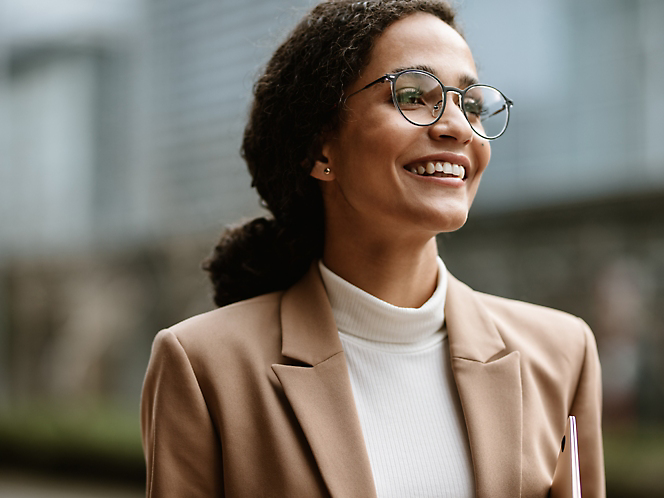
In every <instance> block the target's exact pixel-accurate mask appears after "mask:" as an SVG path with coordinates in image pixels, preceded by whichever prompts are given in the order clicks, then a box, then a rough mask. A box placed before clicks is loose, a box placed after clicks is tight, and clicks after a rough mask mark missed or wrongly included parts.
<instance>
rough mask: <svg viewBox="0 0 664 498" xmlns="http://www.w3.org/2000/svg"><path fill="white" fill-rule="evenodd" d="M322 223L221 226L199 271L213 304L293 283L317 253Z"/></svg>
mask: <svg viewBox="0 0 664 498" xmlns="http://www.w3.org/2000/svg"><path fill="white" fill-rule="evenodd" d="M322 245H323V234H322V223H321V224H320V225H319V227H318V228H315V227H312V229H311V230H306V229H305V228H304V227H300V229H294V227H293V226H290V227H283V226H280V224H279V223H278V222H277V221H276V220H275V219H274V218H256V219H253V220H251V221H249V222H248V223H245V224H244V225H240V226H236V227H230V228H227V229H226V230H225V231H224V233H223V234H222V235H221V238H220V240H219V242H218V243H217V245H216V246H215V248H214V249H213V252H212V254H211V256H210V257H209V258H208V259H206V260H205V261H204V262H203V269H204V270H205V271H206V272H208V274H209V277H210V280H211V281H212V287H213V293H214V296H213V298H214V302H215V304H216V305H217V306H226V305H227V304H231V303H234V302H236V301H241V300H243V299H249V298H251V297H255V296H258V295H261V294H266V293H268V292H273V291H277V290H284V289H287V288H288V287H290V286H291V285H293V284H294V283H295V282H297V281H298V280H299V279H300V278H301V277H302V275H304V273H305V272H306V271H307V269H308V268H309V266H310V265H311V263H312V261H313V260H314V259H316V258H319V257H320V256H321V254H322Z"/></svg>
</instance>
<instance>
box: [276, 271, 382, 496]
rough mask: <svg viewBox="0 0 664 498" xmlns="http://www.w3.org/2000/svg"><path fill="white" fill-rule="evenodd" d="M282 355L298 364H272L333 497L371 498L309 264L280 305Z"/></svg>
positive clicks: (335, 339) (356, 426)
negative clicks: (299, 364)
mask: <svg viewBox="0 0 664 498" xmlns="http://www.w3.org/2000/svg"><path fill="white" fill-rule="evenodd" d="M281 324H282V354H283V355H284V356H286V357H289V358H293V359H295V360H297V361H299V362H301V363H303V364H304V366H293V365H281V364H274V365H272V370H273V371H274V373H275V374H276V376H277V378H278V379H279V382H280V383H281V385H282V387H283V389H284V393H285V395H286V398H287V399H288V402H289V403H290V404H291V407H292V408H293V411H294V413H295V416H296V417H297V420H298V422H299V423H300V426H301V427H302V430H303V431H304V434H305V436H306V438H307V441H308V443H309V445H310V446H311V450H312V452H313V455H314V458H315V460H316V463H317V464H318V467H319V469H320V472H321V475H322V476H323V480H324V481H325V484H326V485H327V487H328V490H329V492H330V494H331V495H332V496H333V497H355V496H363V497H375V496H376V488H375V485H374V481H373V475H372V472H371V466H370V464H369V456H368V454H367V450H366V446H365V443H364V436H363V435H362V428H361V427H360V420H359V417H358V414H357V409H356V407H355V400H354V398H353V392H352V388H351V385H350V378H349V376H348V367H347V365H346V359H345V357H344V353H343V348H342V346H341V341H340V340H339V335H338V333H337V327H336V324H335V321H334V316H333V314H332V310H331V308H330V304H329V301H328V299H327V294H326V293H325V289H324V287H323V283H322V280H321V277H320V274H319V272H318V267H317V266H316V265H315V264H314V265H312V267H311V268H310V270H309V272H308V273H307V274H306V275H305V276H304V277H303V279H302V280H300V281H299V282H298V283H297V284H295V285H294V286H293V287H291V288H290V289H288V290H287V291H286V292H285V293H284V296H283V298H282V303H281Z"/></svg>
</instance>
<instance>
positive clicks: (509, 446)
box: [445, 275, 523, 498]
mask: <svg viewBox="0 0 664 498" xmlns="http://www.w3.org/2000/svg"><path fill="white" fill-rule="evenodd" d="M449 277H450V278H449V284H448V293H447V298H446V303H445V321H446V324H447V333H448V337H449V343H450V355H451V357H452V370H453V372H454V378H455V380H456V384H457V388H458V391H459V397H460V399H461V405H462V407H463V413H464V417H465V421H466V427H467V430H468V439H469V443H470V450H471V454H472V458H473V467H474V469H475V485H476V492H477V497H478V498H485V497H493V496H515V497H516V496H520V494H521V438H522V427H523V424H522V422H523V420H522V395H521V368H520V362H519V352H518V351H513V352H511V353H509V354H505V352H506V351H505V350H506V347H505V343H504V342H503V340H502V338H501V336H500V334H499V333H498V330H497V329H496V326H495V324H494V322H493V320H492V319H491V318H490V317H489V315H488V313H487V311H486V309H485V308H484V306H483V305H482V303H481V302H479V300H478V299H477V297H476V295H475V293H474V291H472V290H471V289H470V288H469V287H467V286H466V285H464V284H463V283H461V282H459V281H458V280H456V279H455V278H454V277H453V276H451V275H450V276H449Z"/></svg>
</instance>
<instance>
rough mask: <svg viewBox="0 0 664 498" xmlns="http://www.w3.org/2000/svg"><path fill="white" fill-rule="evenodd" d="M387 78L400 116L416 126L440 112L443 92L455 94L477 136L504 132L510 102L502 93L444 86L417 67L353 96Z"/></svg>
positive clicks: (480, 87) (477, 87) (481, 87)
mask: <svg viewBox="0 0 664 498" xmlns="http://www.w3.org/2000/svg"><path fill="white" fill-rule="evenodd" d="M385 81H389V82H390V85H391V87H392V101H393V102H394V106H395V107H396V108H397V109H399V112H400V113H401V115H402V116H403V117H404V118H406V120H408V121H409V122H410V123H412V124H414V125H416V126H430V125H432V124H434V123H435V122H437V121H438V120H439V119H440V117H441V116H442V115H443V111H444V110H445V104H446V103H447V92H454V93H456V94H457V95H459V103H460V105H459V107H460V108H461V110H462V111H463V114H464V116H466V119H467V120H468V123H469V124H470V127H471V128H472V129H473V131H474V132H475V133H477V134H478V135H479V136H480V137H482V138H486V139H487V140H494V139H496V138H498V137H499V136H501V135H502V134H503V133H505V130H506V129H507V123H508V122H509V119H510V108H511V107H512V106H513V105H514V102H512V101H511V100H510V99H508V98H507V97H506V96H505V95H503V93H502V92H501V91H500V90H498V89H497V88H494V87H492V86H489V85H483V84H479V83H478V84H475V85H470V86H469V87H467V88H465V89H464V90H461V89H459V88H455V87H453V86H445V85H443V84H442V83H441V81H440V80H439V79H438V78H436V76H434V75H433V74H431V73H428V72H426V71H422V70H420V69H406V70H404V71H399V72H398V73H394V74H386V75H384V76H381V77H380V78H378V79H377V80H375V81H372V82H371V83H369V84H368V85H366V86H365V87H364V88H361V89H359V90H358V91H356V92H353V93H351V94H350V95H349V96H348V97H346V98H345V99H344V101H343V102H344V104H345V103H346V101H347V100H348V99H349V98H351V97H352V96H353V95H356V94H358V93H360V92H361V91H363V90H366V89H367V88H369V87H371V86H373V85H375V84H377V83H384V82H385Z"/></svg>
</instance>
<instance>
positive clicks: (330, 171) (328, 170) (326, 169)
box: [323, 168, 332, 175]
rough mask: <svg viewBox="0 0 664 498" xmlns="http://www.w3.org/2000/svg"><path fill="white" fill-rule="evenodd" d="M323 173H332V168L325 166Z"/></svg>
mask: <svg viewBox="0 0 664 498" xmlns="http://www.w3.org/2000/svg"><path fill="white" fill-rule="evenodd" d="M323 173H325V174H326V175H329V174H330V173H332V170H331V169H330V168H325V169H324V170H323Z"/></svg>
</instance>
